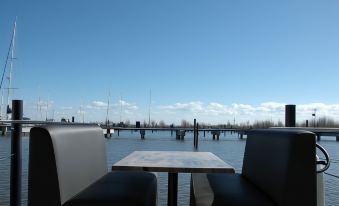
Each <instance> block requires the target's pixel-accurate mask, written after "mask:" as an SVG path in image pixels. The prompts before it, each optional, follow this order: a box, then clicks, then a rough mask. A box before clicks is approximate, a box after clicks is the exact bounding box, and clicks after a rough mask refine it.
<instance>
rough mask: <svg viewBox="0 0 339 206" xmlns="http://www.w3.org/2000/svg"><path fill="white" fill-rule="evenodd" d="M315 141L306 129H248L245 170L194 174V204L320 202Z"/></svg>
mask: <svg viewBox="0 0 339 206" xmlns="http://www.w3.org/2000/svg"><path fill="white" fill-rule="evenodd" d="M315 140H316V138H315V134H313V133H311V132H306V131H287V130H278V129H268V130H253V131H250V132H249V133H248V135H247V141H246V147H245V155H244V159H243V168H242V173H241V174H192V182H191V205H199V206H205V205H213V206H219V205H220V206H221V205H227V206H246V205H249V206H272V205H276V206H300V205H308V206H316V202H317V200H316V198H317V192H316V191H317V190H316V162H315V158H316V153H315V148H316V146H315V145H316V142H315ZM225 152H227V151H225Z"/></svg>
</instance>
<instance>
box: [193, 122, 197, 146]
mask: <svg viewBox="0 0 339 206" xmlns="http://www.w3.org/2000/svg"><path fill="white" fill-rule="evenodd" d="M193 127H194V128H193V136H194V139H193V145H194V148H195V149H196V148H197V131H196V130H197V120H196V119H194V124H193Z"/></svg>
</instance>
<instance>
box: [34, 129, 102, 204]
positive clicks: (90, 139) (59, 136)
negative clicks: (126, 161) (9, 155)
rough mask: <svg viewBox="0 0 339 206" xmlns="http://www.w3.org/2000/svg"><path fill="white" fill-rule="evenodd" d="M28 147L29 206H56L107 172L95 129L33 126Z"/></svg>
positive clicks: (100, 139) (100, 133)
mask: <svg viewBox="0 0 339 206" xmlns="http://www.w3.org/2000/svg"><path fill="white" fill-rule="evenodd" d="M29 146H30V148H29V171H28V205H29V206H36V205H49V206H60V205H62V204H63V203H64V202H66V201H67V200H68V199H70V198H71V197H73V196H74V195H76V194H77V193H79V192H80V191H81V190H83V189H84V188H86V187H87V186H89V185H90V184H92V183H93V182H95V181H96V180H97V179H99V178H100V177H102V176H103V175H105V174H106V173H107V162H106V152H105V150H106V149H105V140H104V136H103V132H102V129H101V128H100V127H99V126H95V125H94V126H90V125H48V126H41V127H34V128H32V129H31V131H30V143H29Z"/></svg>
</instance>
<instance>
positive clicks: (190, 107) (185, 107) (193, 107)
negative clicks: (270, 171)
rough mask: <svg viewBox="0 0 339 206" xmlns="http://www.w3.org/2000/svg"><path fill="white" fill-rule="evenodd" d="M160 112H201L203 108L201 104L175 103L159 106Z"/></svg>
mask: <svg viewBox="0 0 339 206" xmlns="http://www.w3.org/2000/svg"><path fill="white" fill-rule="evenodd" d="M160 109H162V110H169V111H190V112H201V111H202V110H203V106H202V103H201V102H189V103H175V104H174V105H166V106H160Z"/></svg>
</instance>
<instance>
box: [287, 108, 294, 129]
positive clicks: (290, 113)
mask: <svg viewBox="0 0 339 206" xmlns="http://www.w3.org/2000/svg"><path fill="white" fill-rule="evenodd" d="M285 127H295V105H294V104H289V105H285Z"/></svg>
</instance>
